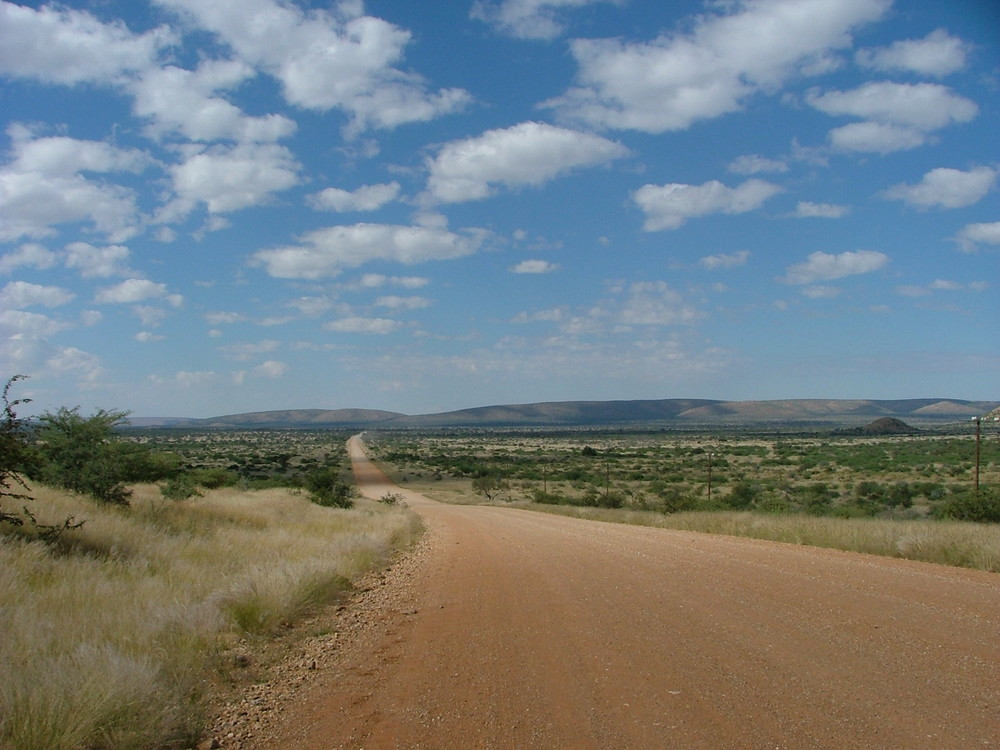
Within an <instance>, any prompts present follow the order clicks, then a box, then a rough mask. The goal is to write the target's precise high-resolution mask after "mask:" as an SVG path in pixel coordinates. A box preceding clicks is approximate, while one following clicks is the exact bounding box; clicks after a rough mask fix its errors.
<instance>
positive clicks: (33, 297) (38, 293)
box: [0, 281, 76, 309]
mask: <svg viewBox="0 0 1000 750" xmlns="http://www.w3.org/2000/svg"><path fill="white" fill-rule="evenodd" d="M75 297H76V295H75V294H74V293H73V292H71V291H69V290H68V289H63V288H62V287H58V286H42V285H41V284H31V283H29V282H27V281H11V282H10V283H8V284H7V285H6V286H5V287H4V288H3V289H0V306H3V307H8V308H12V309H21V308H25V307H31V306H33V305H42V306H43V307H61V306H63V305H66V304H69V303H70V302H72V301H73V299H74V298H75Z"/></svg>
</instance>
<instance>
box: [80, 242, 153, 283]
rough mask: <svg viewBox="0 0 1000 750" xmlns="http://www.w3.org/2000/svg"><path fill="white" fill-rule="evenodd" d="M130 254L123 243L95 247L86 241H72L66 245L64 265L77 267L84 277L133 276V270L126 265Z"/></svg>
mask: <svg viewBox="0 0 1000 750" xmlns="http://www.w3.org/2000/svg"><path fill="white" fill-rule="evenodd" d="M130 254H131V253H130V251H129V249H128V248H127V247H125V246H124V245H106V246H105V247H95V246H94V245H91V244H89V243H87V242H73V243H70V244H69V245H67V246H66V255H65V258H66V267H67V268H76V269H79V271H80V275H81V276H83V277H84V278H91V277H95V276H99V277H108V276H129V275H133V276H134V275H136V274H135V271H132V270H131V269H129V267H128V265H127V261H128V258H129V255H130Z"/></svg>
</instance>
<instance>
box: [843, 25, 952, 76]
mask: <svg viewBox="0 0 1000 750" xmlns="http://www.w3.org/2000/svg"><path fill="white" fill-rule="evenodd" d="M968 54H969V45H968V44H966V43H965V42H963V41H962V40H961V39H959V38H958V37H954V36H952V35H951V34H949V33H948V32H947V31H946V30H945V29H937V30H936V31H932V32H931V33H930V34H928V35H927V36H926V37H924V38H923V39H906V40H902V41H898V42H893V43H892V44H890V45H889V46H888V47H877V48H874V49H862V50H858V52H857V53H856V54H855V56H854V59H855V60H857V62H858V64H859V65H861V66H862V67H865V68H871V69H873V70H878V71H882V72H887V73H894V72H900V71H901V72H905V73H917V74H919V75H925V76H936V77H943V76H946V75H950V74H951V73H957V72H958V71H960V70H962V68H964V67H965V63H966V56H967V55H968Z"/></svg>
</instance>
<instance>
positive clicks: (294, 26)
mask: <svg viewBox="0 0 1000 750" xmlns="http://www.w3.org/2000/svg"><path fill="white" fill-rule="evenodd" d="M157 2H158V3H159V4H160V5H162V6H164V7H167V8H170V9H171V10H174V11H177V12H179V13H181V14H183V15H184V16H186V17H188V18H191V19H193V21H194V22H195V23H196V24H197V25H198V26H199V27H200V28H202V29H206V30H208V31H211V32H212V33H214V34H216V35H217V36H218V37H219V39H220V40H221V41H223V42H224V43H225V44H227V45H228V46H229V47H230V48H231V49H232V50H233V51H234V52H235V53H236V55H238V56H239V58H240V59H241V60H243V61H245V62H246V63H248V64H249V65H252V66H254V67H255V68H257V69H259V70H262V71H264V72H266V73H268V74H269V75H271V76H273V77H274V78H276V79H277V80H278V81H280V83H281V86H282V93H283V95H284V97H285V100H286V101H287V102H288V103H290V104H293V105H295V106H297V107H302V108H304V109H310V110H316V111H320V112H325V111H327V110H330V109H333V108H338V109H342V110H344V111H345V112H347V113H349V115H350V118H351V122H350V124H349V126H348V128H347V131H348V133H350V134H352V135H357V134H358V133H360V132H362V131H364V130H366V129H368V128H394V127H396V126H398V125H402V124H404V123H408V122H425V121H428V120H431V119H434V118H436V117H439V116H441V115H444V114H448V113H451V112H455V111H458V110H460V109H462V108H463V107H465V106H466V105H467V104H468V102H469V101H470V99H471V97H470V96H469V93H468V92H466V91H464V90H462V89H457V88H452V89H444V90H441V91H437V92H432V91H429V90H428V89H427V86H426V83H425V82H424V80H423V79H422V78H421V77H420V76H419V75H417V74H415V73H412V72H409V71H405V70H402V69H401V68H399V67H397V65H398V64H399V63H401V62H402V60H403V52H404V49H405V48H406V46H407V44H409V42H410V33H409V32H408V31H406V30H405V29H401V28H399V27H397V26H394V25H393V24H391V23H389V22H387V21H384V20H382V19H380V18H375V17H373V16H366V15H363V5H362V3H361V2H340V3H337V4H335V5H333V7H332V8H331V10H329V11H327V10H319V9H315V10H309V11H305V10H302V9H300V8H299V7H297V6H295V5H292V4H290V3H279V2H277V1H276V0H256V1H255V2H253V3H251V4H247V3H246V2H244V1H243V0H214V1H213V2H211V3H205V2H203V1H202V0H157Z"/></svg>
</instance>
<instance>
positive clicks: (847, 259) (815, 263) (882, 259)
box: [779, 250, 889, 284]
mask: <svg viewBox="0 0 1000 750" xmlns="http://www.w3.org/2000/svg"><path fill="white" fill-rule="evenodd" d="M888 262H889V256H888V255H885V254H884V253H880V252H877V251H875V250H857V251H855V252H850V251H848V252H844V253H840V254H839V255H830V254H828V253H824V252H821V251H816V252H815V253H810V254H809V257H808V258H807V259H806V260H805V262H803V263H796V264H795V265H792V266H789V268H788V273H787V274H786V275H785V276H784V277H783V278H781V279H779V281H783V282H784V283H786V284H813V283H814V282H817V281H833V280H834V279H842V278H844V277H845V276H855V275H857V274H862V273H870V272H872V271H877V270H878V269H880V268H882V267H884V266H885V265H886V264H887V263H888Z"/></svg>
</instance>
